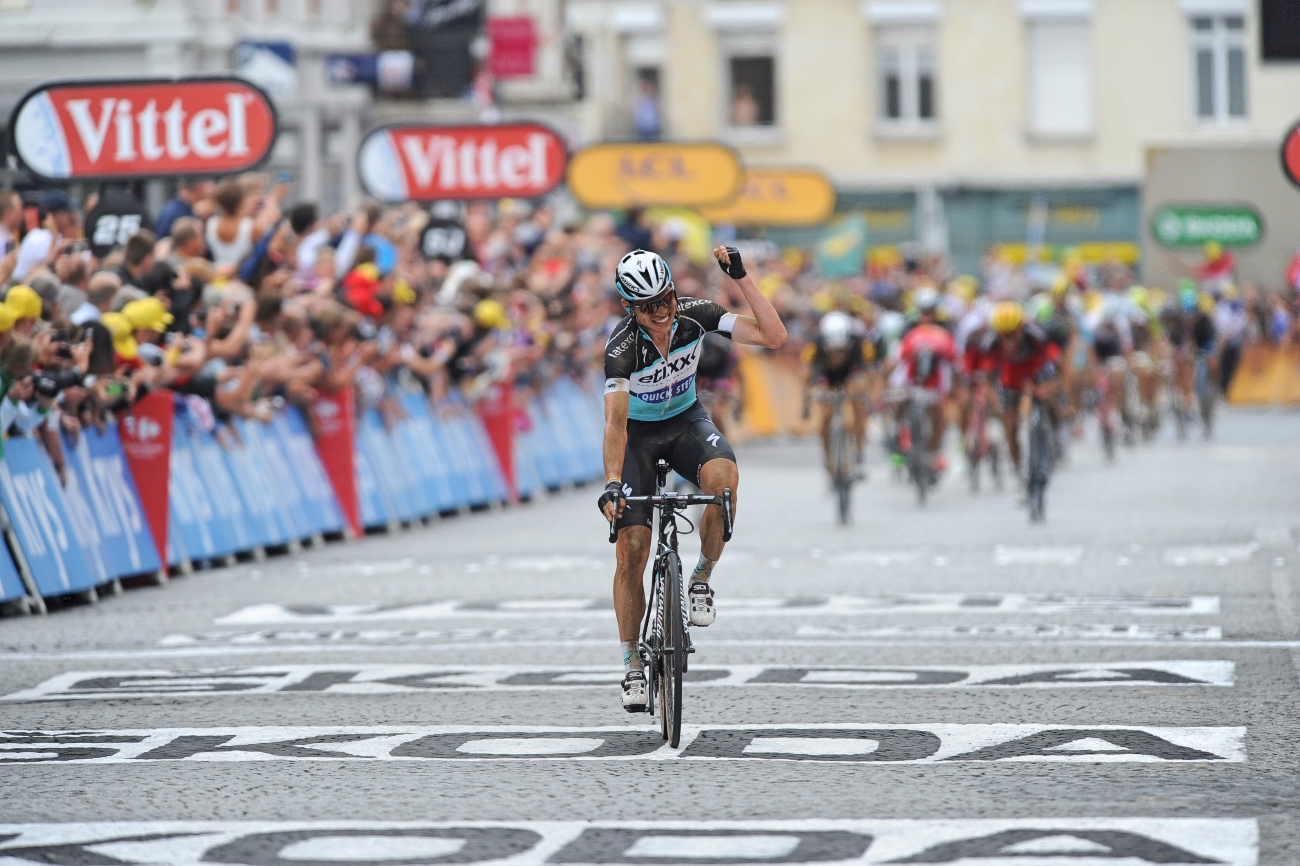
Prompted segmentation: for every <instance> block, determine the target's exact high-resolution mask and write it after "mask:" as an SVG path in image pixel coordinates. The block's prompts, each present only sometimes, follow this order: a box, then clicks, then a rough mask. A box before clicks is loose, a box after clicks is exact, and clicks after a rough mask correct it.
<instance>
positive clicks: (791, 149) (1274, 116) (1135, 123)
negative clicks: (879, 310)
mask: <svg viewBox="0 0 1300 866" xmlns="http://www.w3.org/2000/svg"><path fill="white" fill-rule="evenodd" d="M567 21H568V25H569V28H570V30H571V31H572V32H573V33H575V34H578V35H580V37H581V40H582V44H583V46H584V48H585V52H586V53H585V63H586V67H587V78H588V79H589V80H590V81H591V82H592V86H591V88H590V93H589V100H588V103H587V104H586V105H585V106H584V110H583V115H582V117H583V122H584V132H585V134H586V136H587V137H589V138H607V137H628V136H632V135H634V134H635V130H634V128H633V124H632V120H631V119H632V108H633V107H634V106H635V104H636V100H637V99H638V98H639V97H640V98H644V91H645V90H646V89H647V88H646V87H645V86H644V85H643V82H652V83H653V84H654V86H655V90H656V93H657V97H658V99H659V103H660V113H661V116H662V129H661V134H662V135H663V136H665V137H670V138H674V139H718V140H722V141H725V142H728V143H730V144H732V145H734V146H735V147H736V148H737V149H739V150H740V152H741V153H742V154H743V156H744V158H745V160H746V162H747V164H751V165H813V166H818V167H820V168H822V169H823V170H825V171H826V172H828V173H829V175H830V176H831V177H832V179H833V180H834V182H835V184H836V186H837V188H838V189H839V191H840V207H841V209H844V208H862V209H865V210H866V212H867V217H868V223H869V226H872V227H873V237H874V238H875V240H876V242H896V241H899V240H910V241H913V242H915V243H917V244H920V245H922V246H928V247H931V248H939V249H942V248H945V247H946V248H947V250H948V251H949V252H950V253H951V255H952V257H953V259H954V261H955V262H956V263H957V264H958V266H959V267H961V268H962V269H964V270H970V269H972V268H973V267H975V266H976V264H977V262H978V260H979V257H980V256H981V255H982V254H983V253H984V252H985V250H987V248H988V247H989V246H990V245H993V244H1005V245H1006V247H1005V250H1006V251H1007V252H1008V253H1009V254H1011V255H1013V256H1014V255H1016V254H1017V253H1022V252H1023V250H1024V248H1025V245H1026V244H1027V243H1033V242H1036V241H1038V240H1042V241H1045V242H1046V243H1048V244H1084V245H1087V246H1086V247H1085V252H1086V253H1087V254H1089V255H1090V256H1093V257H1116V256H1118V257H1120V258H1126V259H1129V260H1131V259H1133V258H1135V257H1136V256H1137V251H1138V250H1137V244H1139V242H1140V236H1141V229H1140V221H1141V207H1140V188H1141V185H1142V183H1143V180H1144V177H1145V175H1146V155H1147V151H1148V148H1150V147H1152V146H1160V147H1170V146H1175V147H1176V146H1181V145H1184V144H1188V145H1199V144H1203V143H1206V142H1210V143H1215V144H1220V145H1230V144H1234V143H1239V144H1243V145H1248V144H1249V145H1259V144H1260V143H1268V144H1271V145H1274V146H1276V145H1277V144H1278V143H1280V141H1281V138H1282V135H1283V133H1284V132H1285V130H1286V129H1287V128H1288V127H1289V126H1290V125H1291V124H1292V123H1294V122H1295V121H1296V119H1297V118H1300V97H1298V96H1297V94H1300V64H1296V63H1293V62H1274V61H1269V62H1265V61H1263V60H1261V57H1260V50H1259V46H1260V42H1261V40H1260V32H1259V21H1258V15H1257V11H1256V3H1255V2H1253V0H569V2H568V3H567ZM936 199H937V201H938V202H939V203H940V205H941V214H940V218H939V219H935V218H934V206H933V204H932V203H933V202H934V201H935V200H936ZM928 203H929V204H928Z"/></svg>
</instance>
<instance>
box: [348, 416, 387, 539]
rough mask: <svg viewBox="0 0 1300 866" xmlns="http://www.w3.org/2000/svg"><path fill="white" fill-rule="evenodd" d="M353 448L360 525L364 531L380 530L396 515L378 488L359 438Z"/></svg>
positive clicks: (373, 471) (373, 472)
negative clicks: (354, 449)
mask: <svg viewBox="0 0 1300 866" xmlns="http://www.w3.org/2000/svg"><path fill="white" fill-rule="evenodd" d="M355 448H356V451H355V457H354V460H355V461H356V468H357V501H358V503H359V504H360V505H361V525H362V526H364V527H365V528H366V529H380V528H383V527H385V526H387V525H388V524H389V523H390V522H391V520H395V519H396V515H397V513H396V511H395V510H394V509H393V507H392V505H391V504H390V503H389V502H387V501H386V494H385V492H384V491H383V490H382V489H380V487H379V481H378V479H377V478H376V477H375V470H374V468H373V467H372V466H371V465H370V461H369V460H368V459H367V458H366V452H365V450H363V449H362V447H361V437H357V441H356V443H355ZM390 518H391V519H390Z"/></svg>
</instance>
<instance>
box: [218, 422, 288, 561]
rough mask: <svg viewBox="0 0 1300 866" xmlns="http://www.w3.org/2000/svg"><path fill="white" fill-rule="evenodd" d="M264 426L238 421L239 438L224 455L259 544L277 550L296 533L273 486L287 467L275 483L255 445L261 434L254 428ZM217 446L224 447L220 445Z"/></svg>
mask: <svg viewBox="0 0 1300 866" xmlns="http://www.w3.org/2000/svg"><path fill="white" fill-rule="evenodd" d="M260 426H261V422H259V421H253V422H249V421H246V420H244V419H243V418H236V419H235V420H234V432H235V433H238V434H239V435H238V436H234V437H231V438H230V439H229V440H228V442H229V444H228V445H227V446H225V447H222V448H221V453H222V454H223V455H224V456H225V458H226V468H227V469H229V470H230V476H231V478H233V479H234V481H235V487H236V488H237V489H238V490H239V496H240V499H241V501H242V502H243V503H244V514H246V515H247V517H248V524H249V526H250V527H251V528H252V530H253V533H254V537H255V538H256V539H257V543H258V544H259V545H261V546H263V547H277V546H279V545H281V544H288V543H289V541H290V540H292V539H293V537H294V534H293V527H292V526H291V525H290V524H289V523H288V521H287V520H285V518H284V515H283V514H282V513H281V506H282V503H281V500H280V497H279V495H277V493H276V490H275V487H274V486H273V485H274V484H277V483H279V478H280V476H283V475H284V468H280V469H278V470H277V471H276V473H275V477H276V479H277V481H276V482H273V481H272V476H271V474H270V470H269V469H268V468H267V467H266V466H265V464H264V463H263V461H262V460H261V459H260V455H259V454H258V451H257V449H256V448H255V447H254V446H253V443H252V439H253V437H255V436H257V435H258V434H257V431H255V430H254V429H253V428H254V427H260ZM217 444H218V445H221V443H220V442H218V443H217Z"/></svg>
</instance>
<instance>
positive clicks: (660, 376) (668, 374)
mask: <svg viewBox="0 0 1300 866" xmlns="http://www.w3.org/2000/svg"><path fill="white" fill-rule="evenodd" d="M701 345H702V344H701V343H698V342H697V343H696V344H695V345H693V346H691V349H690V351H689V352H684V353H683V354H681V355H678V356H677V357H670V358H669V359H668V360H666V361H660V362H659V363H657V364H655V365H654V367H652V368H651V369H650V371H649V372H647V373H646V374H645V375H642V376H638V377H637V381H638V382H640V383H641V384H642V385H657V384H658V383H660V382H662V381H664V380H665V379H671V378H673V377H675V376H677V375H678V374H679V373H684V372H689V371H691V370H693V369H694V368H695V364H696V362H697V361H698V360H699V359H700V346H701Z"/></svg>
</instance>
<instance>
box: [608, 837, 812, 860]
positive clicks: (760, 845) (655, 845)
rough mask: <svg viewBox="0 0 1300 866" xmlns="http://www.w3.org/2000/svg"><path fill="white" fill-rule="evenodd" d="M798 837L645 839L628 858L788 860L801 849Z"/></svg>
mask: <svg viewBox="0 0 1300 866" xmlns="http://www.w3.org/2000/svg"><path fill="white" fill-rule="evenodd" d="M799 842H800V838H799V837H798V836H776V835H768V836H757V835H752V836H714V837H703V838H701V837H699V836H642V837H641V838H639V839H637V840H636V842H635V843H634V844H633V845H632V847H630V848H628V849H627V850H626V851H624V852H623V856H624V857H638V858H646V857H654V858H657V859H661V860H662V859H669V858H672V859H680V860H714V861H717V860H778V859H780V860H784V859H785V858H787V857H789V856H790V854H792V853H793V852H794V849H795V848H797V847H799Z"/></svg>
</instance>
